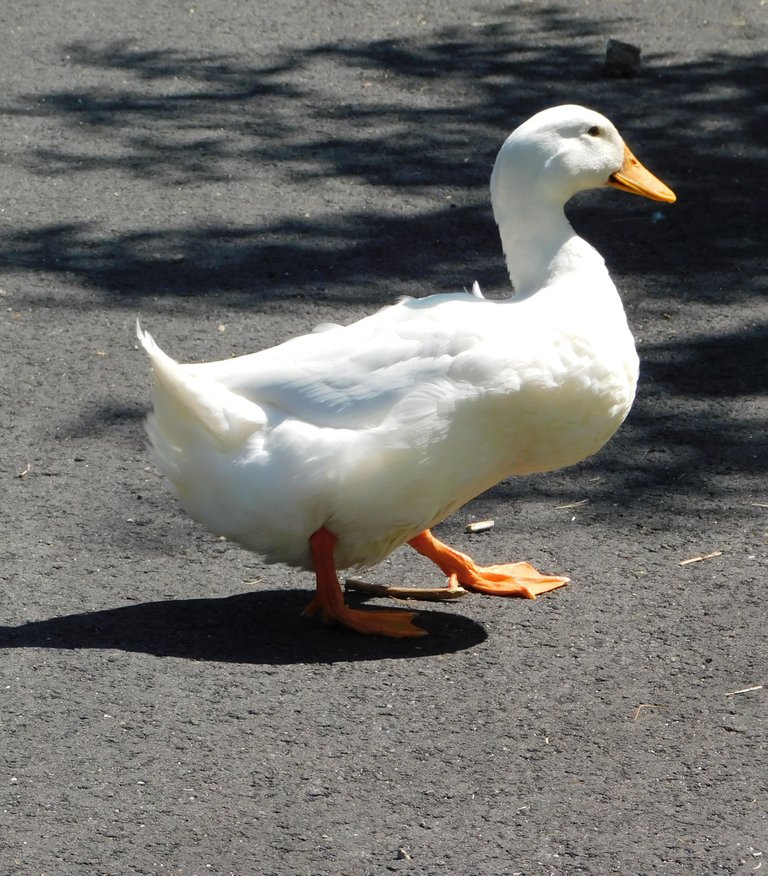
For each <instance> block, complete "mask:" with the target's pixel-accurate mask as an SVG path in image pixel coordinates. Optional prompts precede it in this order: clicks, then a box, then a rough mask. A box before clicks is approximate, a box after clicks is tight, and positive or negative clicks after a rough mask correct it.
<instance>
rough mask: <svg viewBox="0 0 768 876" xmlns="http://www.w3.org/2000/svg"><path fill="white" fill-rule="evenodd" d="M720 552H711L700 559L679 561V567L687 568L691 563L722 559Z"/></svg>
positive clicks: (693, 558) (692, 558)
mask: <svg viewBox="0 0 768 876" xmlns="http://www.w3.org/2000/svg"><path fill="white" fill-rule="evenodd" d="M722 555H723V552H722V551H712V553H711V554H704V555H703V556H701V557H691V558H690V560H680V565H681V566H689V565H690V564H691V563H700V562H701V561H702V560H712V559H714V558H715V557H722Z"/></svg>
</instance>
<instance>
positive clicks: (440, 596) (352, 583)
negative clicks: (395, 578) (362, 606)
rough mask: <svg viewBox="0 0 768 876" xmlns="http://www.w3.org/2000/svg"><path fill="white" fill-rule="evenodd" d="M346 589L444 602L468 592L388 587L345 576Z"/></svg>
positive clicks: (370, 594) (449, 589) (396, 597)
mask: <svg viewBox="0 0 768 876" xmlns="http://www.w3.org/2000/svg"><path fill="white" fill-rule="evenodd" d="M344 586H345V588H346V589H347V590H357V591H358V592H360V593H367V594H368V595H369V596H389V597H390V598H391V599H424V600H427V601H432V602H445V601H446V600H451V599H459V598H461V597H462V596H466V595H467V593H468V592H469V591H468V590H465V589H464V588H463V587H461V586H459V587H390V586H388V585H387V584H370V583H369V582H368V581H360V580H359V579H358V578H347V580H346V581H345V582H344Z"/></svg>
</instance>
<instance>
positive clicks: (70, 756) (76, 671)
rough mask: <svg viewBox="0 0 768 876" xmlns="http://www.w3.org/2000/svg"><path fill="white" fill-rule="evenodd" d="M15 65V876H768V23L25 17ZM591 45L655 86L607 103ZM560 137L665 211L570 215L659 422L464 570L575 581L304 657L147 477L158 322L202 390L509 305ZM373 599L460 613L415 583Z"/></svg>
mask: <svg viewBox="0 0 768 876" xmlns="http://www.w3.org/2000/svg"><path fill="white" fill-rule="evenodd" d="M0 27H2V31H3V34H4V37H5V39H4V48H3V52H2V53H0V81H1V82H2V86H3V87H2V94H0V117H1V118H2V132H1V133H0V192H2V201H0V333H1V343H2V351H3V354H2V359H0V363H1V365H0V406H1V408H0V409H1V410H2V413H3V416H2V418H1V419H0V436H1V443H0V446H1V447H2V454H0V482H2V494H1V495H2V502H0V523H1V524H2V530H3V533H4V535H3V543H2V548H1V549H0V551H1V559H0V582H2V592H3V600H2V606H3V607H2V612H1V613H0V624H2V626H0V648H2V663H1V664H0V665H1V666H2V669H1V670H0V710H1V711H0V714H1V715H2V719H1V721H0V872H1V873H8V874H18V876H70V874H78V876H80V874H89V876H90V874H99V876H102V874H103V876H134V874H141V876H149V874H152V876H155V874H178V876H203V874H221V876H251V874H267V876H298V874H306V876H326V874H335V876H337V874H354V876H357V874H365V876H379V874H386V873H390V872H392V873H402V874H419V876H433V874H435V876H436V874H440V876H446V874H456V876H512V874H521V876H539V874H542V876H543V874H554V876H570V874H577V873H578V874H595V876H602V874H614V873H622V874H628V876H639V874H643V876H644V874H681V876H682V874H686V876H687V874H713V873H724V874H748V873H754V872H758V873H759V872H760V870H761V869H762V868H765V867H768V841H767V840H766V837H768V817H767V816H768V778H767V777H768V762H767V760H766V729H765V728H766V701H767V700H766V689H765V687H763V685H765V684H767V683H768V677H767V672H766V662H767V661H766V602H765V600H766V597H765V579H766V559H767V557H768V544H767V539H768V533H767V530H768V517H767V515H768V490H766V480H765V474H766V467H767V466H768V442H767V440H766V414H767V413H768V405H766V397H765V386H766V365H768V354H767V353H766V350H767V349H768V323H767V322H766V315H765V314H766V310H765V307H766V305H765V296H766V291H767V284H766V273H765V225H766V223H765V204H766V201H767V200H768V191H767V189H768V178H767V175H766V171H765V168H766V158H767V157H768V156H767V155H766V134H765V132H766V130H768V119H767V118H766V105H768V99H767V98H768V95H767V94H766V91H767V90H768V88H767V85H768V77H767V76H766V38H767V37H768V6H766V5H765V4H764V3H761V2H757V0H736V2H729V3H721V2H719V0H699V2H695V3H694V2H691V3H688V2H682V0H668V2H664V3H662V2H657V0H647V2H643V0H625V2H615V3H614V2H575V3H565V2H560V3H549V2H538V0H532V2H518V3H512V4H509V3H494V2H491V3H482V4H476V5H467V4H462V3H459V2H457V0H441V2H437V0H427V2H423V3H418V4H415V5H414V4H413V3H408V2H405V0H392V2H390V3H386V4H373V3H368V2H362V0H350V2H346V3H341V2H327V3H309V2H306V0H305V2H301V0H296V2H288V0H275V2H273V3H271V4H267V3H255V2H245V0H241V2H239V3H238V2H233V0H216V2H213V0H205V2H196V0H189V2H171V0H154V2H152V3H149V2H144V0H125V2H116V0H100V2H97V0H73V2H68V3H62V2H58V3H57V2H53V3H42V2H40V0H31V2H22V0H3V2H2V4H0ZM609 37H613V38H617V39H621V40H625V41H629V42H632V43H635V44H637V45H639V46H640V47H641V49H642V51H643V59H644V61H643V66H642V67H641V70H640V73H639V75H638V76H636V77H634V78H628V79H622V78H612V77H610V76H608V75H606V72H605V70H604V68H603V65H602V57H603V52H604V47H605V42H606V39H607V38H609ZM565 102H568V103H571V102H576V103H583V104H586V105H590V106H593V107H594V108H595V109H598V110H600V111H602V112H604V113H605V114H606V115H608V116H609V117H610V118H612V119H613V120H614V121H615V122H616V124H617V126H618V127H619V129H620V130H621V131H622V133H623V134H624V136H625V137H626V139H627V141H628V142H629V143H630V145H631V146H632V148H633V150H634V151H635V153H636V154H637V156H638V157H639V158H640V159H641V160H642V161H644V162H645V163H646V164H647V165H648V166H649V167H650V168H651V169H652V170H653V171H654V172H656V173H657V174H658V175H659V176H660V177H661V178H662V179H664V180H665V181H666V182H668V183H669V184H670V185H671V186H672V187H673V188H674V189H675V190H676V192H677V194H678V198H679V200H678V203H677V204H676V205H674V206H673V207H667V206H661V207H660V205H659V204H654V203H651V202H648V201H643V200H641V199H639V198H632V197H630V196H625V195H622V194H620V193H618V192H599V193H590V194H589V195H586V196H582V197H580V198H579V199H577V201H576V202H574V203H573V205H572V206H571V207H570V208H569V213H570V215H571V216H572V218H573V221H574V223H575V225H576V226H577V228H578V230H579V231H580V233H582V234H583V235H584V236H585V237H587V239H589V240H591V241H592V242H593V243H594V244H595V245H596V246H597V247H598V249H600V251H601V252H602V253H603V254H604V255H605V257H606V260H607V262H608V265H609V267H610V268H611V271H612V273H613V276H614V278H615V279H616V282H617V285H618V286H619V287H620V289H621V290H622V293H623V296H624V300H625V304H626V308H627V312H628V315H629V318H630V322H631V324H632V326H633V329H634V331H635V334H636V336H637V338H638V343H639V348H640V351H641V356H642V361H643V366H642V377H641V385H640V388H639V394H638V400H637V403H636V405H635V408H634V410H633V412H632V414H631V415H630V417H629V419H628V421H627V423H626V424H625V426H624V427H623V428H622V430H621V431H620V433H619V434H618V435H617V436H616V437H615V438H614V440H613V441H612V442H611V443H610V444H609V445H608V447H606V448H605V449H604V451H602V452H601V453H600V454H599V455H598V456H596V457H595V458H593V459H590V460H588V461H586V462H585V463H583V464H581V465H579V466H576V467H575V468H573V469H569V470H567V471H564V472H559V473H555V474H552V475H547V476H538V477H532V478H525V479H520V480H516V481H509V482H505V483H503V484H500V485H499V486H498V487H497V488H495V489H494V490H492V491H490V492H489V493H487V494H486V495H484V496H482V497H480V498H479V499H478V500H476V501H475V502H473V503H472V504H470V505H469V506H467V507H466V508H464V509H462V510H461V511H460V512H458V513H457V514H456V515H455V516H454V517H453V518H452V519H451V520H449V521H447V522H446V523H445V524H443V525H442V526H441V527H440V529H439V533H440V534H441V536H442V537H444V538H445V539H446V540H447V541H449V542H450V543H452V544H454V545H455V546H457V547H459V548H464V549H468V550H471V551H472V553H473V554H474V555H475V556H476V557H477V558H478V559H480V560H482V561H492V560H495V561H501V560H507V559H509V560H513V559H527V560H530V561H531V562H533V563H534V564H536V565H538V566H540V567H543V568H546V569H547V570H548V571H551V572H553V573H557V572H561V571H562V572H565V573H567V574H569V575H570V576H571V578H572V584H571V585H570V586H569V587H567V588H565V589H564V590H560V591H557V592H555V593H553V594H551V595H548V596H546V597H543V598H541V599H539V600H537V601H536V602H529V601H524V600H499V599H492V598H486V597H481V596H478V595H471V596H469V597H467V598H465V599H463V600H461V601H459V602H457V603H455V604H443V605H439V606H426V607H425V608H424V610H423V614H422V616H421V619H420V623H423V625H424V626H425V627H427V628H428V629H429V630H430V636H429V637H428V638H426V639H423V640H418V641H404V642H393V641H381V640H375V639H365V638H363V637H359V636H356V635H354V634H353V633H350V632H345V631H343V630H328V629H325V628H321V627H319V626H317V625H315V624H314V623H312V622H311V621H306V620H302V619H301V618H300V616H299V615H300V611H301V609H302V607H303V606H304V605H305V604H306V602H307V601H308V599H309V597H310V594H311V588H312V580H311V576H309V575H307V574H303V573H302V574H298V573H295V572H293V571H291V570H289V569H286V568H282V567H271V566H267V565H264V564H263V563H262V562H261V561H260V559H259V558H258V557H256V556H253V555H249V554H246V553H245V552H243V551H241V550H239V549H237V548H235V547H233V546H231V545H229V544H226V543H224V542H221V541H218V540H217V539H215V538H214V537H212V536H210V535H209V534H208V533H206V532H205V531H203V530H202V529H201V528H199V527H198V526H196V525H195V524H194V523H193V522H191V521H190V520H189V519H188V518H187V517H186V516H184V515H183V514H182V513H181V512H180V511H179V509H178V508H177V506H176V504H175V503H174V500H173V499H172V497H171V496H169V494H168V493H167V491H166V490H165V488H164V485H163V484H162V482H161V480H160V478H159V477H158V476H157V475H156V474H155V472H154V470H153V469H152V467H151V465H150V461H149V458H148V456H147V454H146V451H145V449H144V438H143V432H142V425H141V421H142V418H143V416H144V413H145V412H146V408H147V404H148V399H149V388H150V380H149V375H148V373H147V367H146V361H145V357H144V355H143V354H142V353H141V352H140V351H139V350H137V347H136V343H135V339H134V322H135V319H136V316H137V315H140V316H141V318H142V322H143V324H144V325H145V326H146V327H147V328H148V329H150V330H151V331H152V333H153V334H154V335H155V337H156V338H157V339H158V341H159V342H160V343H161V344H162V346H163V347H164V348H165V349H166V350H168V351H169V352H170V353H172V354H174V355H176V356H178V357H179V358H182V359H185V360H195V359H198V360H205V359H217V358H222V357H225V356H229V355H233V354H241V353H245V352H251V351H253V350H255V349H258V348H261V347H264V346H267V345H271V344H274V343H276V342H278V341H281V340H284V339H286V338H288V337H290V336H292V335H295V334H298V333H301V332H304V331H307V330H309V329H310V328H311V327H312V326H314V325H315V324H317V323H320V322H327V321H344V322H346V321H351V320H352V319H355V318H357V317H359V316H362V315H364V314H366V313H369V312H370V311H371V310H372V309H374V308H376V307H378V306H381V305H384V304H387V303H389V302H391V301H393V300H395V299H396V298H397V297H398V296H400V295H404V294H406V295H417V296H418V295H424V294H428V293H430V292H435V291H450V290H455V289H459V288H462V287H468V286H469V284H470V283H471V282H472V281H473V280H478V281H480V283H481V285H482V286H483V288H484V289H486V290H487V292H488V294H491V295H497V296H498V295H504V294H506V291H507V290H506V276H505V271H504V265H503V258H502V255H501V251H500V246H499V243H498V239H497V235H496V230H495V228H494V226H493V222H492V217H491V212H490V206H489V200H488V188H487V184H488V177H489V174H490V168H491V166H492V163H493V159H494V157H495V153H496V150H497V149H498V147H499V145H500V144H501V142H502V141H503V139H504V137H505V136H506V134H507V133H508V131H509V130H511V129H512V128H513V127H514V126H515V125H516V124H518V123H519V122H520V121H521V120H522V119H524V118H525V117H527V116H528V115H530V114H531V113H533V112H535V111H536V110H538V109H541V108H543V107H545V106H549V105H553V104H557V103H565ZM484 518H493V519H494V520H495V521H496V526H495V528H494V529H492V530H490V531H489V532H485V533H482V534H477V535H469V534H467V533H466V532H465V531H464V530H465V525H466V524H467V522H469V521H470V520H472V519H484ZM704 557H708V558H706V559H697V558H704ZM687 560H696V561H694V562H689V563H686V564H683V563H684V561H687ZM371 579H372V580H378V581H382V582H396V583H414V584H428V583H430V582H431V583H433V584H434V583H437V581H436V579H435V570H434V567H432V566H431V565H430V564H429V563H427V562H426V561H423V560H421V559H420V558H419V557H418V556H416V555H415V554H414V553H413V552H409V551H406V550H402V551H399V552H397V553H396V554H395V555H393V556H392V557H391V558H389V560H388V561H387V562H386V563H384V564H382V566H380V567H379V568H378V569H377V570H376V571H375V573H374V574H373V575H372V576H371Z"/></svg>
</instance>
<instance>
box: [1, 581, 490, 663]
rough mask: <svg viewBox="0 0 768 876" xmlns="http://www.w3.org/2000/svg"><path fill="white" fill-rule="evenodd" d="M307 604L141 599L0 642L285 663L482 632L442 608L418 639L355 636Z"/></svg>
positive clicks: (379, 656) (428, 651) (268, 598)
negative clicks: (311, 612)
mask: <svg viewBox="0 0 768 876" xmlns="http://www.w3.org/2000/svg"><path fill="white" fill-rule="evenodd" d="M350 601H352V600H350ZM355 602H356V603H357V602H359V601H358V600H355ZM306 604H307V592H306V591H305V590H287V591H286V590H279V591H268V592H260V593H247V594H240V595H236V596H229V597H225V598H218V599H182V600H164V601H159V602H145V603H141V604H139V605H127V606H121V607H119V608H111V609H105V610H103V611H94V612H84V613H82V614H71V615H66V616H63V617H55V618H49V619H47V620H40V621H30V622H28V623H25V624H20V625H19V626H16V627H7V626H6V627H0V647H2V648H52V649H62V650H77V649H87V648H94V649H105V650H108V649H117V650H122V651H131V652H139V653H145V654H152V655H154V656H157V657H179V658H182V659H187V660H200V661H216V662H224V663H250V664H272V665H286V664H294V663H335V662H354V661H367V660H386V659H393V658H394V659H398V658H413V657H428V656H432V655H435V654H445V653H451V652H454V651H461V650H464V649H467V648H471V647H474V646H475V645H478V644H480V643H481V642H483V641H484V640H485V639H486V638H487V633H486V632H485V630H484V629H483V628H482V627H481V626H480V624H478V623H476V622H475V621H472V620H469V619H468V618H466V617H462V616H461V615H456V614H449V613H448V612H443V611H423V612H422V611H420V612H419V613H418V619H417V623H418V625H419V626H421V627H423V628H424V629H425V630H427V632H428V635H427V636H424V637H422V638H418V639H386V638H381V637H373V636H372V637H368V636H361V635H359V634H357V633H354V632H352V631H351V630H347V629H344V628H342V627H334V628H329V627H325V626H324V625H323V624H321V623H319V622H317V621H315V620H313V619H308V618H304V617H302V616H301V612H302V610H303V608H304V607H305V606H306Z"/></svg>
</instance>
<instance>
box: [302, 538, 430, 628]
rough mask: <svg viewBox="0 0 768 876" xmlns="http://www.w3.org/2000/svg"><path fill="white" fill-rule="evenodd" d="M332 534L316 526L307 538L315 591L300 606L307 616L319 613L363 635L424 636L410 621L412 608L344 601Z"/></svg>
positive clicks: (330, 621) (412, 612) (324, 618)
mask: <svg viewBox="0 0 768 876" xmlns="http://www.w3.org/2000/svg"><path fill="white" fill-rule="evenodd" d="M336 541H337V539H336V536H335V535H334V534H333V533H332V532H330V531H329V530H327V529H325V528H324V527H323V528H321V529H318V530H317V532H315V533H313V534H312V536H311V537H310V539H309V547H310V551H311V554H312V560H313V563H314V567H315V576H316V578H317V592H316V593H315V597H314V599H313V600H312V602H310V604H309V605H308V606H307V607H306V608H305V609H304V614H305V615H307V616H313V615H316V614H319V615H320V618H321V619H322V621H323V622H324V623H327V624H330V623H334V622H336V623H340V624H343V625H344V626H346V627H350V629H353V630H356V631H357V632H358V633H363V635H366V636H388V637H389V638H392V639H405V638H413V637H416V636H426V635H427V631H426V630H422V629H421V628H420V627H417V626H416V624H414V622H413V619H414V618H415V617H416V612H414V611H398V610H397V609H372V610H370V611H363V610H361V609H358V608H350V607H349V606H348V605H345V604H344V597H343V595H342V591H341V584H340V583H339V578H338V575H337V573H336V566H335V564H334V561H333V549H334V546H335V545H336Z"/></svg>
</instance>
